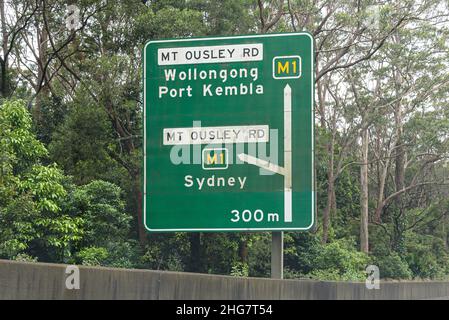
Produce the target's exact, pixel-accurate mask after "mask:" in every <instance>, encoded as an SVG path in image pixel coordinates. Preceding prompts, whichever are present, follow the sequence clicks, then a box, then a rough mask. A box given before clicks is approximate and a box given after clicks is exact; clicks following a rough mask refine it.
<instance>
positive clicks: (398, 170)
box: [393, 36, 405, 253]
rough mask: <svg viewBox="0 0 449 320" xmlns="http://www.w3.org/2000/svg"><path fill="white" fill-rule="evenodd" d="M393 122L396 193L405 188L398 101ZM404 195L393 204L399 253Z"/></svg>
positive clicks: (399, 82) (397, 80)
mask: <svg viewBox="0 0 449 320" xmlns="http://www.w3.org/2000/svg"><path fill="white" fill-rule="evenodd" d="M395 40H396V42H399V41H400V39H399V36H397V37H396V39H395ZM394 72H395V85H396V88H397V92H400V88H401V86H402V82H403V81H402V76H401V73H400V72H399V70H395V71H394ZM394 120H395V125H396V139H397V140H396V148H395V175H394V179H395V185H396V192H398V191H400V190H402V189H404V187H405V150H404V141H403V110H402V103H401V101H398V102H397V103H396V106H395V110H394ZM403 202H404V193H401V194H399V195H398V196H397V197H396V200H395V204H396V210H395V212H394V215H395V217H394V219H393V221H394V223H395V226H394V234H393V249H394V250H395V251H397V252H399V253H403V251H404V247H403V242H404V230H405V225H404V224H405V221H404V219H405V217H404V203H403Z"/></svg>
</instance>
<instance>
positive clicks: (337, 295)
mask: <svg viewBox="0 0 449 320" xmlns="http://www.w3.org/2000/svg"><path fill="white" fill-rule="evenodd" d="M66 267H67V266H66V265H61V264H46V263H25V262H15V261H3V260H0V299H59V300H62V299H100V300H109V299H145V300H178V299H185V300H194V299H195V300H196V299H208V300H214V299H226V300H227V299H232V300H241V299H245V300H259V299H261V300H265V299H266V300H277V299H286V300H289V299H295V300H302V299H326V300H327V299H338V300H348V299H365V300H366V299H370V300H378V299H445V298H447V297H449V282H442V281H441V282H439V281H429V282H421V281H403V282H382V283H381V285H380V289H379V290H368V289H366V287H365V284H364V283H356V282H331V281H312V280H272V279H260V278H235V277H228V276H218V275H207V274H192V273H178V272H165V271H150V270H127V269H111V268H97V267H83V266H80V267H79V270H80V289H79V290H68V289H67V288H66V284H65V283H66V279H67V277H68V276H69V275H68V274H66Z"/></svg>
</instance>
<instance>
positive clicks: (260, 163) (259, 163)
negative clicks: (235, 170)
mask: <svg viewBox="0 0 449 320" xmlns="http://www.w3.org/2000/svg"><path fill="white" fill-rule="evenodd" d="M238 157H239V159H240V161H242V162H246V163H248V164H252V165H253V166H256V167H259V168H262V169H265V170H268V171H271V172H274V173H278V174H280V175H285V172H284V168H282V167H280V166H278V165H276V164H274V163H271V162H269V161H266V160H262V159H259V158H256V157H253V156H250V155H248V154H244V153H240V154H239V155H238Z"/></svg>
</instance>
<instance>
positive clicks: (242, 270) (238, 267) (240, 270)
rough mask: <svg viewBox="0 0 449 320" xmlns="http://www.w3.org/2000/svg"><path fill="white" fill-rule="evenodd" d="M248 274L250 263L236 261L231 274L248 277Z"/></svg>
mask: <svg viewBox="0 0 449 320" xmlns="http://www.w3.org/2000/svg"><path fill="white" fill-rule="evenodd" d="M248 275H249V268H248V264H246V263H243V262H236V263H235V264H234V265H233V266H232V270H231V276H233V277H248Z"/></svg>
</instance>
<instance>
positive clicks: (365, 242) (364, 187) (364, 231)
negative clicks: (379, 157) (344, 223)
mask: <svg viewBox="0 0 449 320" xmlns="http://www.w3.org/2000/svg"><path fill="white" fill-rule="evenodd" d="M360 190H361V192H360V208H361V215H360V250H361V251H362V252H365V253H368V252H369V236H368V129H365V130H363V132H362V165H361V166H360Z"/></svg>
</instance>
